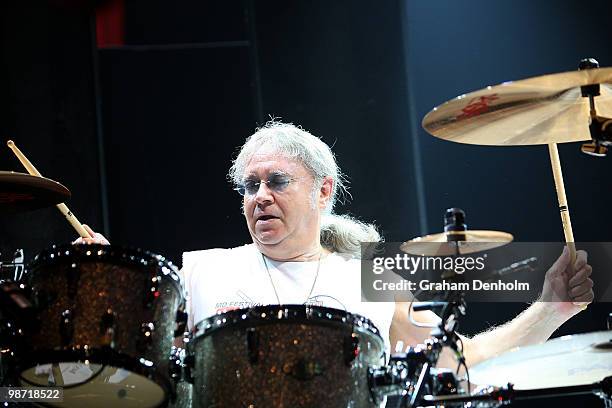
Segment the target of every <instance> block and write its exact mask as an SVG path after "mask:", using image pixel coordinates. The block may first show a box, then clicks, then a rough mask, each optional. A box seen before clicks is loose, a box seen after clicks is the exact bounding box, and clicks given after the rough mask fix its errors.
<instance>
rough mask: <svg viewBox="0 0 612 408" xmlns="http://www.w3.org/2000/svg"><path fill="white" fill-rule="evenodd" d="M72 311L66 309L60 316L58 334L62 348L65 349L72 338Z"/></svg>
mask: <svg viewBox="0 0 612 408" xmlns="http://www.w3.org/2000/svg"><path fill="white" fill-rule="evenodd" d="M73 317H74V316H73V313H72V310H70V309H66V310H64V311H63V312H62V315H61V316H60V324H59V332H60V333H59V334H60V338H61V342H62V347H67V346H68V345H69V344H70V343H71V342H72V337H73V336H74V321H73Z"/></svg>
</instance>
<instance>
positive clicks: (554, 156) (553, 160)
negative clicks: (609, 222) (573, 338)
mask: <svg viewBox="0 0 612 408" xmlns="http://www.w3.org/2000/svg"><path fill="white" fill-rule="evenodd" d="M548 153H549V154H550V164H551V166H552V171H553V176H554V178H555V189H556V190H557V199H558V200H559V211H560V212H561V222H562V223H563V234H564V235H565V242H566V244H567V249H569V253H570V267H571V268H572V269H574V264H575V263H576V243H575V242H574V231H573V230H572V221H571V219H570V214H569V208H568V207H567V197H566V196H565V185H564V184H563V173H562V172H561V160H560V159H559V150H557V144H556V143H550V144H549V145H548ZM572 303H573V304H574V305H576V306H580V307H581V308H582V310H584V309H586V308H587V305H588V303H584V302H572Z"/></svg>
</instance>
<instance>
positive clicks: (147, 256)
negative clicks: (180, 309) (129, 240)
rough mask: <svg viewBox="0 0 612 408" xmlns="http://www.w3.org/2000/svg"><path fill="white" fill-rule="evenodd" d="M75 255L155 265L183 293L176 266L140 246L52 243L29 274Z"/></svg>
mask: <svg viewBox="0 0 612 408" xmlns="http://www.w3.org/2000/svg"><path fill="white" fill-rule="evenodd" d="M75 255H78V256H79V257H81V262H84V261H85V262H97V261H106V260H109V261H110V260H112V261H114V262H115V263H120V264H124V265H129V266H139V267H142V266H156V267H158V268H159V270H161V274H160V276H161V277H162V278H164V277H167V278H169V279H170V281H172V282H173V283H174V284H175V286H176V289H177V290H178V291H179V293H180V294H181V295H182V293H183V291H182V287H181V283H180V281H181V280H180V275H179V270H178V268H177V267H176V266H175V265H174V264H173V263H172V262H171V261H170V260H168V259H166V258H164V257H163V256H161V255H158V254H155V253H153V252H150V251H146V250H144V249H141V248H134V247H122V246H117V245H101V244H88V245H85V244H79V245H70V244H68V245H61V246H55V245H53V246H52V247H51V248H49V249H45V250H43V251H42V252H40V253H38V254H37V255H36V256H35V257H34V260H32V262H30V264H29V265H28V268H27V269H28V270H29V271H30V272H31V273H30V275H33V273H32V272H34V271H35V270H36V269H38V268H39V267H41V266H44V265H49V264H55V263H59V262H61V261H62V260H64V259H69V258H71V257H73V256H75Z"/></svg>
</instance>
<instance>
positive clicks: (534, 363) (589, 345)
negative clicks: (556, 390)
mask: <svg viewBox="0 0 612 408" xmlns="http://www.w3.org/2000/svg"><path fill="white" fill-rule="evenodd" d="M611 374H612V331H600V332H592V333H584V334H574V335H571V336H563V337H559V338H556V339H553V340H549V341H547V342H546V343H543V344H536V345H532V346H526V347H518V348H516V349H514V350H511V351H508V352H506V353H504V354H501V355H500V356H498V357H494V358H492V359H489V360H486V361H484V362H482V363H480V364H477V365H475V366H474V367H471V368H470V380H471V381H472V382H474V383H476V384H481V385H495V386H505V385H507V384H508V382H511V383H513V384H514V386H515V388H516V389H534V388H547V387H568V386H573V385H583V384H589V383H594V382H598V381H601V380H602V379H604V378H605V377H607V376H609V375H611Z"/></svg>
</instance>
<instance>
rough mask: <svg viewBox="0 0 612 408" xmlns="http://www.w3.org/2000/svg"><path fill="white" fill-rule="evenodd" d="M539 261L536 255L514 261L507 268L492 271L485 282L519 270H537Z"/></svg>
mask: <svg viewBox="0 0 612 408" xmlns="http://www.w3.org/2000/svg"><path fill="white" fill-rule="evenodd" d="M537 263H538V258H536V257H535V256H532V257H531V258H527V259H523V260H522V261H519V262H514V263H513V264H510V265H509V266H506V267H505V268H501V269H497V270H495V271H493V272H491V273H490V274H489V275H488V276H487V277H486V280H485V282H490V281H492V280H494V279H497V278H501V277H503V276H507V275H510V274H513V273H517V272H524V271H529V272H533V271H535V266H536V265H537Z"/></svg>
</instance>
